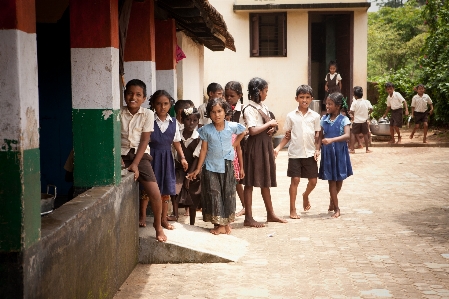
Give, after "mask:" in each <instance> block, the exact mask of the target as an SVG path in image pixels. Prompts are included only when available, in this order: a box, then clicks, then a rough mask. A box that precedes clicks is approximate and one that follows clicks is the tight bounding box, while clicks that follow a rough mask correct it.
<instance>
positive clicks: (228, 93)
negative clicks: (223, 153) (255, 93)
mask: <svg viewBox="0 0 449 299" xmlns="http://www.w3.org/2000/svg"><path fill="white" fill-rule="evenodd" d="M225 99H226V102H228V104H229V105H231V109H232V110H231V119H230V121H233V122H236V123H240V124H242V125H245V121H244V120H243V113H242V109H243V91H242V84H240V83H239V82H237V81H230V82H228V83H226V86H225ZM246 133H247V131H245V134H246ZM245 138H246V137H245ZM245 138H243V139H242V141H241V142H240V149H239V150H238V151H237V153H239V151H240V153H241V154H242V157H243V155H244V150H245V142H246V139H245ZM237 163H238V161H237ZM234 166H235V165H234ZM239 168H240V169H242V171H243V163H240V165H239ZM243 177H244V176H241V177H240V176H239V177H238V178H237V186H236V189H237V196H238V197H239V199H240V202H241V204H242V209H241V210H240V211H239V212H238V213H237V214H236V216H237V217H239V216H242V215H245V199H244V197H243V196H244V195H243Z"/></svg>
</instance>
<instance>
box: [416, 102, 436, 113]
mask: <svg viewBox="0 0 449 299" xmlns="http://www.w3.org/2000/svg"><path fill="white" fill-rule="evenodd" d="M429 106H430V110H429V115H432V113H433V105H432V104H429ZM412 108H413V107H412ZM412 114H413V110H412Z"/></svg>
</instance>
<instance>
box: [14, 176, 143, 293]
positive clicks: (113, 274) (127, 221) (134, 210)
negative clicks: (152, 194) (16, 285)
mask: <svg viewBox="0 0 449 299" xmlns="http://www.w3.org/2000/svg"><path fill="white" fill-rule="evenodd" d="M137 219H138V185H137V184H136V183H134V180H133V175H132V174H129V175H127V176H126V177H124V178H122V182H121V184H120V185H119V186H108V187H94V188H92V189H90V190H88V191H87V192H85V193H83V194H81V195H80V196H78V197H76V198H74V199H73V200H72V201H70V202H68V203H67V204H65V205H63V206H62V207H60V208H58V209H57V210H55V211H54V212H53V213H51V214H49V215H47V216H44V217H42V234H41V240H40V241H39V242H38V243H36V244H34V245H33V246H32V247H31V248H30V249H28V250H26V251H25V252H24V259H23V272H24V291H23V298H56V297H57V298H112V297H113V296H114V294H115V292H116V291H117V290H118V289H119V287H120V286H121V285H122V283H123V282H124V281H125V280H126V278H127V277H128V275H129V274H130V273H131V272H132V270H133V269H134V267H135V265H136V264H137V260H138V221H137ZM10 298H12V297H10ZM16 298H18V297H16Z"/></svg>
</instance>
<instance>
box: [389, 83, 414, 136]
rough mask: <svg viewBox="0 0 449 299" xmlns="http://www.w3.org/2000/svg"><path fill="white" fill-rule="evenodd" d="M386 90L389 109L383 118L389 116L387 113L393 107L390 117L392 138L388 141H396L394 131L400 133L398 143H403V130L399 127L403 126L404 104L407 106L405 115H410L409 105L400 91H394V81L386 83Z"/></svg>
mask: <svg viewBox="0 0 449 299" xmlns="http://www.w3.org/2000/svg"><path fill="white" fill-rule="evenodd" d="M385 90H386V91H387V93H388V96H387V110H385V113H384V115H383V118H385V116H387V113H388V112H389V111H390V109H391V118H390V136H391V139H390V141H389V142H388V143H391V144H392V143H395V140H394V132H395V131H396V133H397V134H398V141H397V142H396V143H397V144H400V143H401V132H400V131H399V128H402V106H403V105H404V106H405V115H408V107H407V102H406V101H405V99H404V98H403V97H402V95H401V94H400V93H399V92H396V91H394V84H393V83H390V82H388V83H386V84H385Z"/></svg>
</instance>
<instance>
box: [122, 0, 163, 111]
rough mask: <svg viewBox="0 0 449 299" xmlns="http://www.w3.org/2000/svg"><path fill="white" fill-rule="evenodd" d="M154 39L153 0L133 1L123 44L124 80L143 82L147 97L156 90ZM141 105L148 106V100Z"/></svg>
mask: <svg viewBox="0 0 449 299" xmlns="http://www.w3.org/2000/svg"><path fill="white" fill-rule="evenodd" d="M155 39H156V28H155V24H154V0H147V1H144V2H133V5H132V9H131V16H130V18H129V24H128V31H127V36H126V44H125V59H124V60H125V63H124V67H125V81H129V80H131V79H140V80H142V81H143V82H145V84H146V85H147V96H148V97H150V96H151V95H152V94H153V93H154V92H155V91H156V55H155V52H156V49H155ZM125 83H126V82H125ZM142 106H144V107H148V106H149V103H148V101H146V102H145V103H144V105H142Z"/></svg>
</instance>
